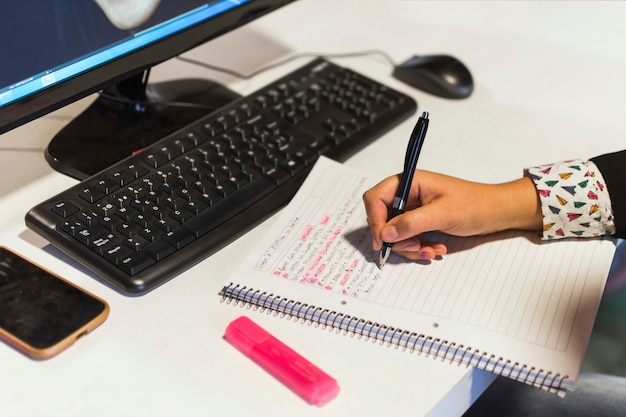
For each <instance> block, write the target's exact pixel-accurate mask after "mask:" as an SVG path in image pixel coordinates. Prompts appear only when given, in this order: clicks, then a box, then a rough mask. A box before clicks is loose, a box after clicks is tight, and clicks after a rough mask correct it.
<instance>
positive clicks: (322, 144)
mask: <svg viewBox="0 0 626 417" xmlns="http://www.w3.org/2000/svg"><path fill="white" fill-rule="evenodd" d="M416 108H417V105H416V103H415V101H414V100H413V99H411V98H410V97H408V96H406V95H404V94H401V93H399V92H398V91H394V90H392V89H390V88H388V87H386V86H384V85H381V84H380V83H378V82H376V81H373V80H371V79H369V78H366V77H364V76H362V75H360V74H358V73H356V72H354V71H353V70H350V69H346V68H342V67H339V66H337V65H336V64H334V63H330V62H328V61H326V60H324V59H321V58H320V59H316V60H314V61H312V62H310V63H309V64H307V65H305V66H303V67H301V68H299V69H297V70H295V71H293V72H291V73H290V74H288V75H287V76H285V77H283V78H281V79H279V80H277V81H275V82H273V83H271V84H270V85H268V86H266V87H264V88H262V89H260V90H259V91H257V92H255V93H253V94H250V95H249V96H246V97H243V98H241V99H237V100H235V101H233V102H231V103H229V104H228V105H226V106H225V107H223V108H220V109H219V110H218V111H215V112H213V113H211V114H209V115H207V116H205V117H204V118H202V119H200V120H199V121H197V122H194V123H192V124H191V125H189V126H187V127H185V128H184V129H182V130H179V131H178V132H176V133H174V134H172V135H170V136H168V137H166V138H164V139H163V140H161V141H159V142H157V143H155V144H154V145H151V146H150V147H148V148H146V149H143V150H142V151H141V152H140V153H137V154H135V155H133V156H131V157H129V158H127V159H125V160H123V161H121V162H119V163H116V164H115V165H114V166H111V167H109V168H107V169H105V170H103V171H101V172H100V173H98V174H95V175H93V176H91V177H90V178H87V179H85V180H83V181H82V182H80V183H79V184H77V185H76V186H73V187H71V188H69V189H67V190H66V191H63V192H62V193H59V194H57V195H56V196H54V197H52V198H51V199H48V200H46V201H45V202H43V203H41V204H39V205H37V206H36V207H34V208H32V209H31V210H30V211H29V212H28V214H27V215H26V224H27V225H28V227H30V228H31V229H33V230H34V231H35V232H37V233H39V234H41V235H42V236H43V237H45V238H46V239H47V240H49V241H50V242H52V243H53V244H54V245H55V246H57V247H59V248H60V249H61V250H63V251H64V252H66V253H68V254H69V255H70V256H72V257H73V258H75V259H77V260H78V261H79V262H81V263H82V264H84V265H86V266H87V267H88V268H90V269H91V270H93V271H94V272H96V273H97V274H98V275H100V276H101V277H102V278H104V280H106V281H108V282H109V283H110V284H112V285H113V286H114V287H116V288H117V289H119V290H121V292H122V293H125V294H126V295H139V294H143V293H146V292H147V291H149V290H151V289H153V288H155V287H156V286H158V285H160V284H162V283H163V282H165V281H167V280H169V279H170V278H172V277H174V276H175V275H177V274H179V273H180V272H182V271H184V270H185V269H187V268H189V267H190V266H192V265H194V264H196V263H197V262H199V261H201V260H202V259H204V258H206V257H208V256H209V255H211V254H212V253H214V252H215V251H217V250H218V249H220V248H221V247H223V246H224V245H226V244H227V243H229V242H231V241H232V240H234V239H235V238H237V237H239V236H240V235H241V234H243V233H244V232H246V231H247V230H249V229H250V228H252V227H253V226H254V225H256V224H258V223H259V222H260V221H261V220H263V219H265V218H266V217H268V216H269V215H270V214H272V213H274V212H275V211H277V210H278V209H279V208H281V207H282V206H284V205H285V204H287V203H288V202H289V200H290V199H291V197H293V195H294V194H295V193H296V191H297V190H298V187H299V186H300V185H301V184H302V182H303V181H304V178H305V177H306V175H307V173H308V172H309V171H310V170H311V168H312V166H313V164H314V163H315V161H316V159H317V158H318V156H319V155H325V156H328V157H330V158H333V159H336V160H340V161H341V160H343V159H345V158H347V157H348V156H350V155H352V154H353V153H355V152H356V151H357V150H359V149H361V148H362V147H364V146H365V145H367V144H368V143H370V142H371V141H372V140H374V139H376V138H377V137H379V136H380V135H382V134H383V133H384V132H386V131H387V130H389V129H390V128H392V127H394V126H396V125H397V124H398V123H400V122H401V121H403V120H405V119H406V118H407V117H409V116H410V115H411V114H412V113H414V112H415V110H416Z"/></svg>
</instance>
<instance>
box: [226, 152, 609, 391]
mask: <svg viewBox="0 0 626 417" xmlns="http://www.w3.org/2000/svg"><path fill="white" fill-rule="evenodd" d="M376 181H377V180H375V179H372V178H368V177H367V176H365V175H363V174H362V173H359V172H356V171H355V170H352V169H350V168H348V167H346V166H345V165H342V164H339V163H337V162H334V161H331V160H329V159H326V158H321V159H320V160H319V161H318V162H317V164H316V166H315V167H314V168H313V170H312V172H311V174H310V175H309V177H308V178H307V180H306V182H305V183H304V184H303V186H302V187H301V189H300V190H299V192H298V194H297V195H296V196H295V197H294V198H293V200H292V201H291V202H290V204H289V205H288V206H287V207H286V208H285V209H284V210H283V211H282V212H281V213H280V214H279V216H278V218H277V219H275V221H274V222H273V223H272V226H271V229H270V230H269V231H268V232H267V234H266V235H265V237H264V238H263V239H262V240H261V241H260V242H258V244H256V245H255V250H254V251H252V252H251V253H250V254H249V255H248V256H247V258H246V259H245V260H244V261H243V262H242V263H241V264H240V266H239V267H238V268H237V269H236V271H235V272H234V274H233V275H232V276H231V277H230V279H229V280H228V281H227V283H226V284H225V286H224V287H223V289H222V290H221V291H220V295H221V297H222V299H223V300H225V301H227V302H230V303H232V304H235V305H241V306H254V307H255V308H257V309H260V310H264V311H267V312H268V313H279V314H275V315H276V316H277V317H285V316H287V317H290V318H292V317H293V318H297V319H300V320H302V321H306V322H313V323H316V324H319V325H320V327H322V328H324V327H325V328H328V327H330V328H333V329H336V330H338V331H337V332H336V333H337V337H344V336H345V335H346V334H350V335H356V336H358V337H361V338H363V339H366V340H371V339H377V340H379V341H380V342H381V344H382V345H383V346H395V347H400V348H402V349H405V350H408V351H417V352H419V353H420V354H422V355H427V356H430V357H433V358H437V359H441V360H442V361H444V362H449V363H451V364H458V365H466V366H473V367H476V368H480V369H484V370H487V371H490V372H493V373H496V374H499V375H503V376H506V377H509V378H513V379H515V380H517V381H521V382H524V383H528V384H530V385H534V386H537V387H540V388H543V389H545V390H548V391H550V392H554V393H557V394H559V395H561V396H563V395H565V393H566V391H567V390H571V389H573V388H574V385H575V382H576V380H577V378H578V375H579V372H580V367H581V362H582V359H583V356H584V354H585V349H586V346H587V343H588V341H589V336H590V333H591V330H592V327H593V323H594V319H595V315H596V312H597V309H598V305H599V302H600V298H601V295H602V292H603V289H604V285H605V282H606V278H607V275H608V271H609V267H610V264H611V261H612V257H613V254H614V251H615V246H614V242H613V241H612V240H611V239H574V240H571V239H570V240H560V241H552V242H542V241H540V239H539V238H538V236H536V234H535V233H525V232H519V231H511V232H503V233H498V234H494V235H489V236H481V237H467V238H458V237H451V236H447V235H444V234H436V233H433V234H432V235H431V236H429V238H430V239H433V240H439V241H444V242H445V243H446V245H447V246H448V249H449V252H448V254H447V255H446V256H444V257H443V258H442V259H438V260H434V261H432V262H428V263H418V262H410V261H406V260H404V259H403V258H400V257H398V256H397V255H395V254H392V255H391V257H390V258H389V260H388V261H387V264H386V265H385V267H384V268H383V269H382V270H381V269H379V268H378V264H377V262H376V260H377V256H378V253H376V252H374V251H373V249H372V246H371V237H370V234H369V230H368V228H367V226H366V225H367V222H366V217H365V213H364V209H363V203H362V199H361V196H362V194H363V192H364V191H365V190H366V189H368V188H370V187H371V186H372V185H373V184H374V183H375V182H376ZM381 349H382V348H381ZM329 352H332V349H329ZM407 360H411V356H409V355H408V356H407Z"/></svg>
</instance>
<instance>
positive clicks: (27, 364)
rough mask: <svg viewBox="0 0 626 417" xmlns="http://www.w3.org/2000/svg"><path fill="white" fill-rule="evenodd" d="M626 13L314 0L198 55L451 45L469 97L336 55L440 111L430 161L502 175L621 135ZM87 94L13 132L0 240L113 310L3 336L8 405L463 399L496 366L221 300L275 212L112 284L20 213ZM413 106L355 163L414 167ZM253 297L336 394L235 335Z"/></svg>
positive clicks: (169, 411) (549, 5)
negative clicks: (271, 366) (8, 340)
mask: <svg viewBox="0 0 626 417" xmlns="http://www.w3.org/2000/svg"><path fill="white" fill-rule="evenodd" d="M624 21H626V3H624V2H613V1H609V2H601V1H588V2H585V1H579V2H564V1H556V2H532V1H528V2H514V1H506V2H495V1H485V2H480V1H468V2H460V1H454V2H451V1H446V2H438V1H408V0H406V1H398V0H393V1H391V0H388V1H380V0H379V1H376V0H301V1H299V2H296V3H295V4H292V5H290V6H288V7H286V8H284V9H282V10H280V11H278V12H276V13H274V14H272V15H270V16H267V17H265V18H263V19H261V20H259V21H256V22H254V23H252V24H250V25H248V26H247V27H245V28H242V29H240V30H238V31H236V32H234V33H231V34H228V35H226V36H223V37H222V38H220V39H218V40H216V41H214V42H210V43H209V44H206V45H204V46H201V47H199V48H197V49H196V50H194V51H191V52H189V53H188V54H187V55H188V56H192V57H195V58H198V59H204V60H206V61H208V62H211V63H214V64H218V65H222V66H225V67H229V68H233V69H236V70H239V71H242V72H247V71H249V70H252V69H254V68H256V67H259V66H263V65H265V64H268V63H270V62H271V61H274V60H278V59H281V58H285V57H286V56H288V55H290V54H292V53H296V52H305V51H312V52H322V53H332V52H347V51H355V50H364V49H381V50H385V51H386V52H387V53H388V54H390V55H391V56H392V57H394V59H396V60H397V61H402V60H404V59H406V58H408V57H410V56H412V55H413V54H430V53H448V54H452V55H455V56H457V57H458V58H460V59H461V60H462V61H464V62H465V63H466V64H467V65H468V66H469V67H470V69H471V70H472V72H473V75H474V77H475V82H476V88H475V92H474V94H473V96H472V97H471V98H470V99H467V100H461V101H453V100H445V99H440V98H436V97H433V96H431V95H428V94H425V93H422V92H420V91H417V90H415V89H412V88H411V87H408V86H406V85H403V84H402V83H400V82H398V81H396V80H394V79H392V78H391V77H390V73H391V68H390V66H389V65H388V64H387V63H386V62H385V61H383V60H381V59H380V58H377V57H363V58H352V59H338V60H337V62H338V63H339V64H341V65H345V66H349V67H354V68H355V69H357V70H358V71H361V72H362V73H364V74H366V75H368V76H370V77H372V78H375V79H377V80H380V81H382V82H384V83H387V84H388V85H390V86H392V87H396V88H399V89H402V90H404V91H406V92H408V93H409V94H411V95H412V96H414V97H415V99H416V100H417V101H418V104H419V109H418V112H421V111H429V112H430V117H431V122H430V128H429V136H428V140H427V142H426V144H425V146H424V150H423V152H422V156H421V159H420V166H421V167H422V168H427V169H432V170H437V171H441V172H446V173H450V174H453V175H459V176H463V177H466V178H469V179H474V180H481V181H504V180H509V179H513V178H516V177H518V176H519V175H521V172H522V169H523V168H524V167H526V166H529V165H532V164H539V163H544V162H552V161H555V160H560V159H567V158H576V157H591V156H594V155H597V154H599V153H602V152H608V151H614V150H619V149H622V148H623V147H624V143H625V142H624V139H625V138H626V122H625V121H624V110H625V109H626V107H625V104H624V102H625V101H624V100H625V98H626V75H625V74H626V55H625V54H624V51H623V45H624V44H625V43H626V26H624ZM301 63H304V60H303V61H300V62H295V63H292V64H288V65H285V66H283V67H281V68H278V69H275V70H273V71H270V72H269V73H266V74H263V75H261V76H259V77H257V78H255V79H253V80H251V81H246V82H242V81H236V80H233V79H232V78H229V77H227V76H225V75H221V74H216V73H212V72H210V71H208V70H203V69H200V68H198V67H194V66H192V65H189V64H185V63H183V62H180V61H170V62H167V63H165V64H162V65H161V66H159V67H157V68H156V69H155V70H154V71H153V74H152V76H153V80H159V79H170V78H176V77H188V76H202V77H209V78H214V79H217V80H220V81H223V82H225V83H227V84H229V85H230V86H231V87H232V88H233V89H235V90H236V91H239V92H241V93H244V94H246V93H250V92H252V91H254V90H255V89H256V88H258V87H260V86H262V85H264V84H266V83H268V82H269V81H271V80H273V79H275V78H277V77H278V76H280V75H281V74H283V73H286V72H287V71H289V70H291V69H293V68H295V67H296V66H298V65H299V64H301ZM88 101H89V99H86V100H82V101H81V102H78V103H76V104H73V105H70V106H68V107H67V108H65V109H62V110H60V111H57V112H56V113H53V114H51V115H49V116H47V117H45V118H43V119H40V120H37V121H35V122H32V123H30V124H28V125H26V126H23V127H21V128H19V129H16V130H13V131H11V132H9V133H7V134H5V135H3V137H2V138H0V175H1V176H2V178H3V180H2V184H1V185H0V212H1V213H2V216H1V218H0V244H3V245H8V246H10V247H13V248H14V249H16V250H18V251H19V252H21V253H23V254H25V255H26V256H28V257H31V258H33V259H35V260H36V261H37V262H39V263H41V264H43V265H45V266H46V267H48V268H50V269H52V270H55V271H57V272H59V273H60V274H62V275H64V276H65V277H67V278H68V279H70V280H72V281H73V282H75V283H77V284H79V285H81V286H83V287H84V288H86V289H88V290H90V291H92V292H94V293H96V294H97V295H99V296H101V297H103V298H105V299H106V300H107V301H108V302H109V303H110V305H111V315H110V317H109V319H108V320H107V321H106V322H105V323H104V324H103V325H102V326H101V327H100V328H98V329H97V330H96V331H94V332H93V333H92V334H91V335H89V336H88V337H86V338H84V339H82V340H80V341H79V342H78V343H77V344H75V345H74V346H72V347H71V348H70V349H69V350H67V351H66V352H64V353H62V354H60V355H59V356H57V357H56V358H53V359H51V360H48V361H43V362H36V361H32V360H29V359H27V358H25V357H23V356H21V355H20V354H18V353H16V352H15V351H13V350H12V349H10V348H8V347H6V346H3V345H0V364H1V366H0V368H1V369H2V373H1V374H2V376H1V377H0V392H2V407H1V408H2V415H6V416H12V417H17V416H36V415H65V416H82V415H90V416H131V415H132V416H173V415H175V416H201V415H202V416H205V415H211V416H217V415H232V416H245V415H260V416H282V415H284V416H295V415H297V416H304V415H320V416H322V415H323V416H352V415H359V416H366V415H375V416H395V415H414V416H421V415H427V414H429V413H430V414H431V415H443V416H451V415H461V414H462V412H463V410H464V409H465V408H466V407H467V406H468V405H469V404H470V403H471V401H472V399H473V398H475V397H476V396H477V395H478V394H479V393H480V392H482V390H483V389H484V388H485V386H486V385H487V384H488V383H489V381H490V375H487V374H485V373H482V372H476V371H472V370H470V369H466V368H461V367H457V366H456V365H449V364H442V363H440V362H439V361H435V360H432V359H430V358H424V357H420V356H418V355H416V354H409V353H407V352H402V351H399V350H395V349H393V348H386V347H381V346H379V345H377V344H372V343H371V342H364V341H362V340H358V339H357V338H351V337H346V336H341V335H337V334H335V333H332V332H328V331H323V330H320V329H317V328H314V327H313V326H308V325H302V324H299V323H298V324H295V323H293V322H292V321H287V320H280V319H277V318H275V317H272V316H266V315H264V314H260V313H257V312H254V311H249V310H241V309H240V308H235V307H232V306H229V305H225V304H221V303H220V302H219V297H218V296H217V293H218V291H219V289H220V288H221V286H222V284H223V283H224V282H225V280H226V279H227V277H228V276H229V274H230V272H231V271H232V269H233V267H234V265H233V263H232V261H233V260H234V259H237V258H238V257H239V256H241V253H245V252H246V251H247V250H248V249H249V248H250V247H251V245H253V244H254V242H255V240H256V238H257V237H259V236H260V235H261V233H263V231H264V230H266V229H267V225H268V224H269V223H270V222H271V221H272V219H269V220H268V221H267V222H266V223H264V224H262V225H261V226H259V227H257V228H256V229H254V230H253V231H251V232H250V233H249V234H247V235H245V236H244V237H242V238H241V239H239V240H238V241H236V242H235V243H233V244H231V245H229V246H228V247H226V248H225V249H223V250H222V251H220V252H218V253H217V254H215V255H213V256H211V257H210V258H208V259H207V260H205V261H204V262H202V263H201V264H199V265H197V266H196V267H194V268H193V269H191V270H189V271H187V272H185V273H183V274H181V275H179V276H178V277H176V278H175V279H173V280H172V281H170V282H169V283H167V284H165V285H164V286H162V287H160V288H158V289H156V290H155V291H153V292H151V293H149V294H148V295H145V296H142V297H136V298H129V297H125V296H122V295H120V294H119V293H117V292H115V291H114V290H112V289H110V288H109V287H107V286H104V285H102V284H101V283H99V282H98V281H97V280H96V279H95V277H94V276H93V275H92V274H91V273H90V272H89V271H87V270H86V269H85V268H83V267H81V266H78V265H76V264H75V263H73V262H72V261H71V260H70V259H68V258H67V257H66V256H65V255H64V254H63V253H61V252H60V251H58V250H56V249H55V248H53V247H52V246H50V245H48V244H47V243H46V242H45V241H44V240H43V239H42V238H40V237H39V236H37V235H36V234H35V233H33V232H32V231H30V230H28V229H27V228H26V227H25V226H24V221H23V216H24V214H25V213H26V211H27V210H28V209H29V208H30V207H32V206H33V205H35V204H36V203H38V202H40V201H42V200H43V199H45V198H47V197H49V196H52V195H53V194H55V193H56V192H58V191H61V190H63V189H65V188H67V187H68V186H70V185H72V184H73V183H74V182H75V181H74V180H72V179H70V178H67V177H64V176H62V175H61V174H58V173H56V172H54V171H52V170H51V169H50V168H49V167H48V166H47V164H46V163H45V161H44V159H43V149H44V147H45V145H46V143H47V141H48V139H49V137H50V136H51V135H52V134H54V133H55V132H56V131H57V130H58V129H59V128H60V127H61V126H62V125H63V124H64V123H66V122H67V121H68V120H70V118H71V116H72V115H75V114H76V113H77V112H78V111H79V110H80V109H81V108H82V107H83V106H84V105H85V104H86V103H87V102H88ZM416 117H417V116H416ZM413 123H414V120H413V119H411V120H407V121H406V122H405V123H403V124H402V125H401V126H399V127H397V128H396V129H394V130H392V131H391V132H389V133H388V134H387V135H385V136H384V137H383V138H381V139H380V140H379V141H377V142H375V143H374V144H372V145H371V146H369V147H368V148H366V149H365V150H363V151H361V152H360V153H358V154H357V155H355V156H354V157H352V158H351V159H349V160H348V161H347V163H348V164H350V165H351V166H354V167H356V168H360V169H363V170H374V171H375V173H376V174H377V175H380V177H381V178H382V177H383V176H385V175H388V174H392V173H395V172H397V171H399V170H401V163H402V160H403V153H404V146H405V145H406V140H407V136H408V134H409V133H410V130H411V129H412V127H413ZM380 155H385V157H384V158H381V157H380ZM374 161H375V163H373V162H374ZM241 314H248V315H250V316H251V317H252V318H253V319H254V320H256V321H258V322H259V323H260V324H261V325H263V326H264V327H266V328H267V329H268V330H270V331H271V332H273V333H274V334H275V335H276V336H278V337H279V338H281V339H283V340H284V341H285V342H286V343H288V344H290V345H291V346H292V347H294V348H295V349H296V350H297V351H299V352H301V353H302V354H304V355H305V356H307V357H308V358H309V359H311V360H312V361H313V362H315V363H316V364H318V365H319V366H320V367H322V368H323V369H325V370H326V371H328V372H329V373H330V374H331V375H333V376H334V377H336V378H337V380H338V381H339V384H340V386H341V392H340V394H339V396H338V397H337V398H336V399H334V400H333V401H332V402H330V403H329V404H327V405H326V406H324V407H321V408H318V407H312V406H309V405H307V404H306V403H305V402H304V401H302V400H301V399H300V398H298V397H297V396H295V395H294V394H292V393H291V392H290V391H289V390H287V389H286V388H285V387H283V386H282V385H280V383H278V382H277V381H276V380H274V379H273V378H272V377H270V376H269V375H268V374H266V373H265V372H264V371H263V370H261V369H260V368H259V367H257V366H256V365H255V364H253V363H252V362H251V361H249V360H248V359H247V358H245V357H244V356H243V355H242V354H241V353H240V352H238V351H237V350H236V349H234V348H233V347H232V346H230V345H229V344H228V343H227V342H225V341H224V340H223V339H222V337H221V336H222V334H223V331H224V329H225V327H226V325H227V324H228V323H229V322H230V321H231V320H233V319H234V318H236V317H238V316H239V315H241Z"/></svg>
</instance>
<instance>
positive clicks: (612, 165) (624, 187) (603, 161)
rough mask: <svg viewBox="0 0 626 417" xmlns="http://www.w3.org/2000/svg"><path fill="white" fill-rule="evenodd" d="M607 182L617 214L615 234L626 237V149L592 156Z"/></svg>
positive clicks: (614, 210) (614, 211)
mask: <svg viewBox="0 0 626 417" xmlns="http://www.w3.org/2000/svg"><path fill="white" fill-rule="evenodd" d="M591 161H592V162H593V163H594V164H596V166H597V167H598V169H599V170H600V172H601V173H602V176H603V177H604V181H605V182H606V186H607V189H608V190H609V196H611V206H612V208H613V215H614V216H615V228H616V231H615V236H616V237H621V238H626V150H623V151H619V152H614V153H609V154H606V155H600V156H596V157H595V158H591Z"/></svg>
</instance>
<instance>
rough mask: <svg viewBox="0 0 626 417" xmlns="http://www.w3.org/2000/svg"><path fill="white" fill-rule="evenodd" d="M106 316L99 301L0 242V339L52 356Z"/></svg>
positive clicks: (38, 356)
mask: <svg viewBox="0 0 626 417" xmlns="http://www.w3.org/2000/svg"><path fill="white" fill-rule="evenodd" d="M108 314H109V306H108V304H107V303H106V302H105V301H104V300H102V299H100V298H98V297H96V296H94V295H92V294H90V293H88V292H86V291H85V290H83V289H81V288H79V287H77V286H76V285H74V284H72V283H71V282H69V281H67V280H65V279H63V278H61V277H59V276H58V275H56V274H54V273H52V272H50V271H47V270H46V269H44V268H43V267H41V266H39V265H36V264H35V263H33V262H32V261H30V260H28V259H26V258H24V257H22V256H21V255H19V254H17V253H16V252H14V251H12V250H11V249H8V248H6V247H3V246H0V339H2V340H3V341H5V342H6V343H7V344H9V345H11V346H12V347H14V348H15V349H17V350H18V351H20V352H22V353H24V354H25V355H27V356H29V357H31V358H35V359H48V358H51V357H53V356H55V355H57V354H58V353H60V352H61V351H63V350H64V349H66V348H67V347H69V346H70V345H72V344H73V343H74V342H75V341H76V340H78V339H79V338H81V337H82V336H84V335H86V334H87V333H89V332H91V331H92V330H93V329H95V328H96V327H98V326H99V325H100V324H102V322H104V320H106V318H107V316H108Z"/></svg>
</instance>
